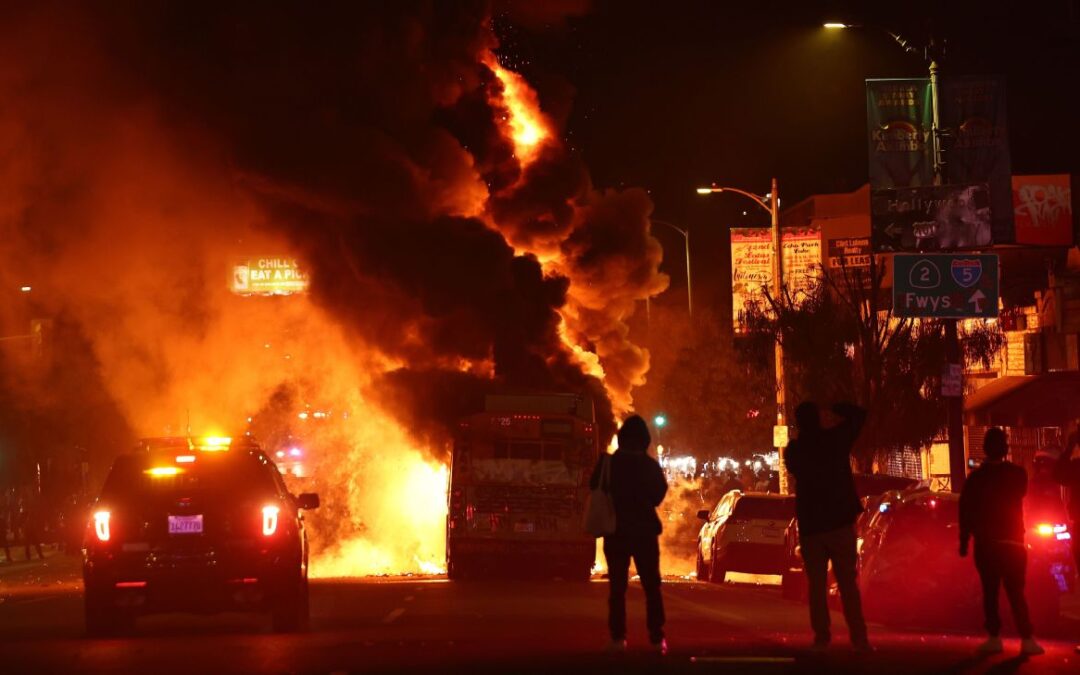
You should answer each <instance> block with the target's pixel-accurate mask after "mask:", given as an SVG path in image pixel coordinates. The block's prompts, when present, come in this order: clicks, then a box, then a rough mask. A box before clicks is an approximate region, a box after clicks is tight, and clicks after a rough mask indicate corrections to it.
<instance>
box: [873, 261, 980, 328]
mask: <svg viewBox="0 0 1080 675" xmlns="http://www.w3.org/2000/svg"><path fill="white" fill-rule="evenodd" d="M893 313H894V314H896V316H902V317H925V318H929V317H933V318H939V319H970V318H990V317H995V316H997V315H998V257H997V255H994V254H990V253H976V254H952V253H918V254H906V253H897V254H896V255H895V256H894V257H893Z"/></svg>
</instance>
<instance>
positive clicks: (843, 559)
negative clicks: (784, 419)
mask: <svg viewBox="0 0 1080 675" xmlns="http://www.w3.org/2000/svg"><path fill="white" fill-rule="evenodd" d="M833 412H834V413H836V414H837V415H839V416H840V417H841V418H842V421H841V422H840V423H839V424H838V425H836V426H834V427H831V428H829V429H824V428H822V426H821V415H820V413H819V411H818V407H817V404H816V403H813V402H810V401H807V402H805V403H802V404H800V405H799V407H798V408H796V409H795V425H796V428H797V430H798V437H797V438H795V440H793V441H791V443H789V444H788V447H787V450H786V451H785V452H784V463H785V464H786V465H787V468H788V471H789V472H790V473H791V475H792V476H793V477H794V478H795V517H796V519H797V520H798V524H799V546H800V548H801V550H802V557H803V564H804V566H805V568H806V579H807V583H808V596H809V600H810V626H811V627H812V628H813V629H814V649H819V650H820V649H825V648H826V647H828V645H829V642H830V641H831V640H832V633H831V632H830V625H829V624H830V619H829V606H828V601H827V588H826V584H827V583H828V568H829V561H832V567H833V574H834V575H835V576H836V583H837V585H838V586H839V588H840V599H841V601H842V603H843V607H844V619H845V620H846V621H847V625H848V633H849V634H850V635H851V644H852V645H853V646H854V647H855V648H856V649H859V650H866V649H869V648H870V643H869V641H868V639H867V635H866V621H865V620H864V619H863V611H862V598H861V597H860V595H859V586H858V583H857V580H856V575H857V572H856V560H857V554H856V549H855V519H856V518H858V516H859V514H860V513H862V510H863V509H862V502H860V501H859V496H858V494H857V493H856V492H855V479H854V477H852V475H851V449H852V447H853V446H854V445H855V440H856V439H857V438H858V437H859V431H860V430H861V429H862V426H863V424H864V423H865V421H866V411H865V410H863V409H862V408H860V407H858V406H856V405H852V404H850V403H838V404H836V405H835V406H833Z"/></svg>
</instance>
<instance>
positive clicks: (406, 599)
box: [405, 595, 416, 602]
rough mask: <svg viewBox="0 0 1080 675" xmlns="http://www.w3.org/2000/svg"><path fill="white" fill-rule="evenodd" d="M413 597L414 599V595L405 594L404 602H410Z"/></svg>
mask: <svg viewBox="0 0 1080 675" xmlns="http://www.w3.org/2000/svg"><path fill="white" fill-rule="evenodd" d="M415 599H416V596H415V595H406V596H405V602H412V601H413V600H415Z"/></svg>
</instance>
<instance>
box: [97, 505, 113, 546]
mask: <svg viewBox="0 0 1080 675" xmlns="http://www.w3.org/2000/svg"><path fill="white" fill-rule="evenodd" d="M111 515H112V514H110V513H109V512H108V511H95V512H94V534H95V535H97V538H98V541H109V537H110V536H111V535H112V532H110V528H109V518H110V517H111Z"/></svg>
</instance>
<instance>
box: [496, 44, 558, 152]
mask: <svg viewBox="0 0 1080 675" xmlns="http://www.w3.org/2000/svg"><path fill="white" fill-rule="evenodd" d="M483 62H484V65H486V66H487V67H488V68H490V69H491V72H493V73H494V74H495V77H496V79H498V81H499V84H501V85H502V90H501V91H498V92H494V93H492V94H491V96H490V102H491V104H492V105H493V106H495V107H496V108H497V109H499V111H500V112H499V113H498V117H497V121H498V123H499V126H500V128H501V129H502V132H503V134H504V135H505V136H506V137H507V138H509V139H510V141H511V142H513V144H514V155H515V156H516V157H517V159H518V161H519V162H520V163H521V166H522V168H524V167H526V166H528V165H529V164H532V163H533V162H534V161H536V158H537V157H538V156H539V155H540V151H541V150H543V148H544V147H545V146H546V145H548V144H549V143H550V142H552V140H553V139H554V137H555V133H554V131H553V129H554V125H553V124H552V123H551V120H550V119H548V117H547V115H545V114H544V113H543V111H542V110H540V100H539V98H538V97H537V95H536V91H535V90H534V89H533V88H532V87H530V86H529V83H528V82H526V81H525V78H523V77H522V76H521V75H519V74H518V73H515V72H514V71H512V70H507V69H506V68H503V67H502V66H501V65H499V61H498V59H497V58H496V56H495V55H494V54H493V53H491V52H486V53H485V54H484V56H483Z"/></svg>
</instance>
